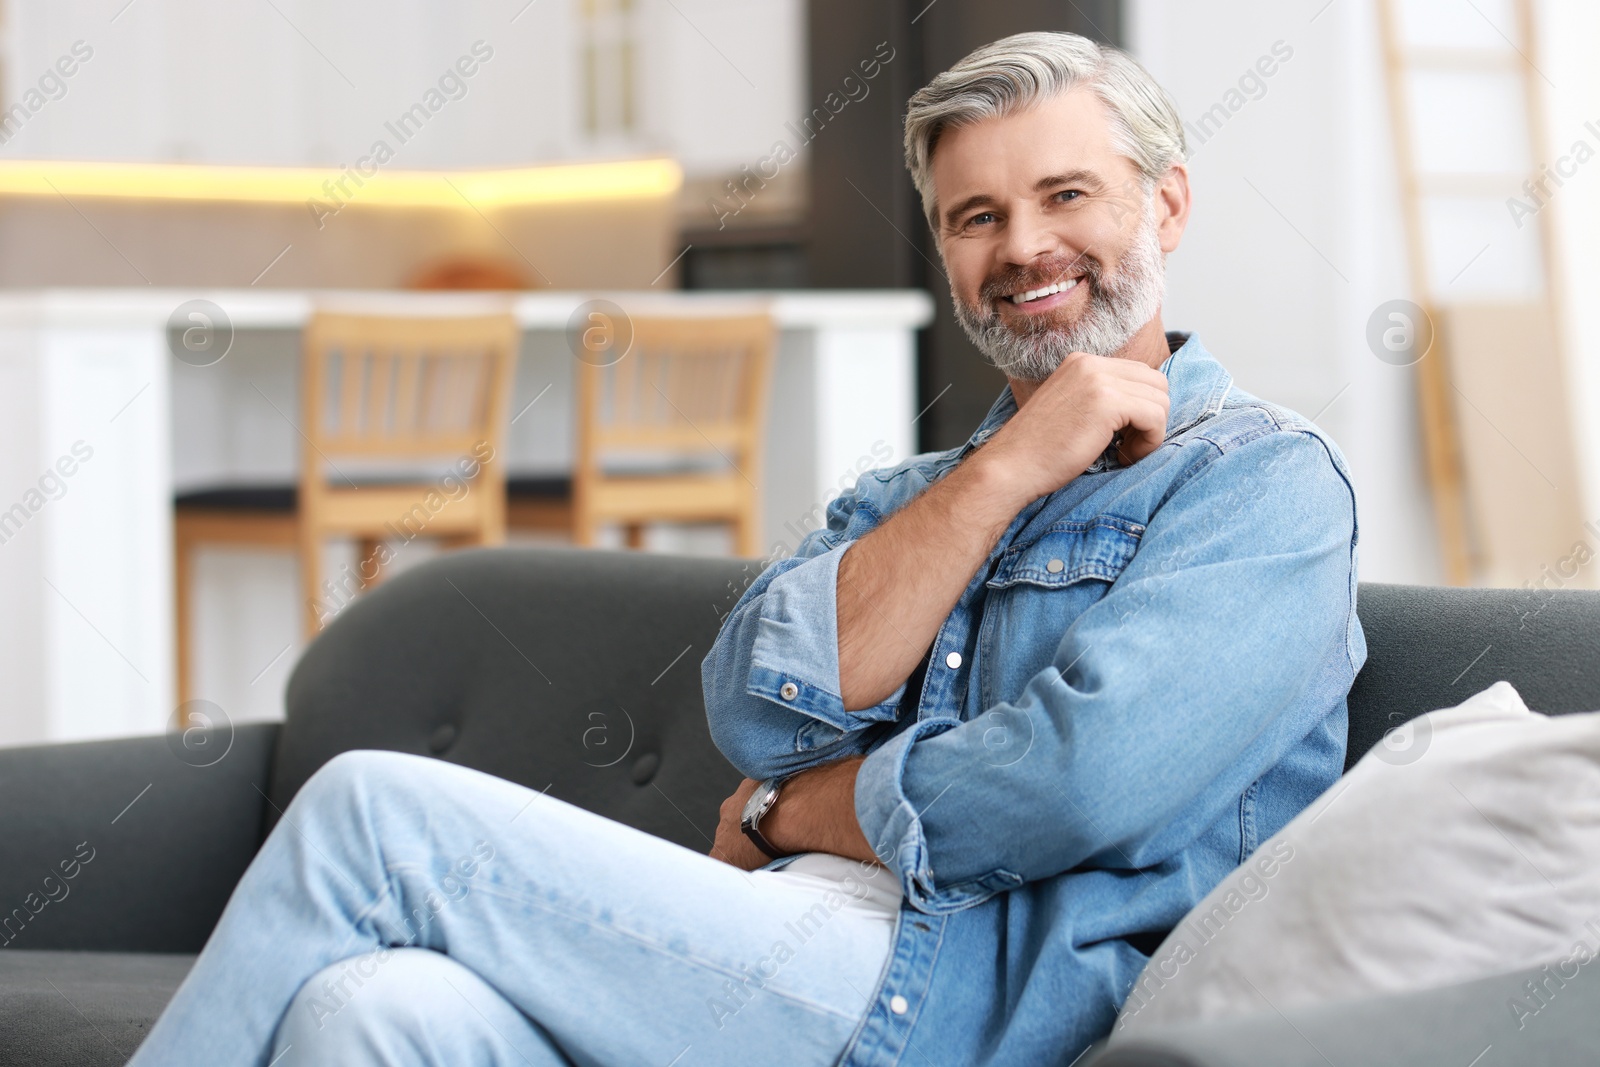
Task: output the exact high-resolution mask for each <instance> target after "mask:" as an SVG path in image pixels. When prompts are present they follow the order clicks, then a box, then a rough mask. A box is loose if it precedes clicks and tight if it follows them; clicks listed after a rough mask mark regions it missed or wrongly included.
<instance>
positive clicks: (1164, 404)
mask: <svg viewBox="0 0 1600 1067" xmlns="http://www.w3.org/2000/svg"><path fill="white" fill-rule="evenodd" d="M1167 411H1168V399H1167V379H1166V376H1165V375H1163V374H1162V373H1161V372H1160V371H1157V370H1154V369H1152V368H1150V367H1147V366H1145V365H1144V364H1142V363H1135V362H1133V361H1131V360H1125V359H1105V358H1101V357H1099V356H1089V355H1084V354H1082V353H1077V354H1074V355H1072V356H1069V357H1068V358H1067V359H1065V360H1063V361H1062V363H1061V365H1060V366H1059V367H1057V368H1056V370H1055V372H1054V373H1052V374H1051V375H1050V377H1049V378H1048V379H1047V380H1046V381H1045V382H1044V384H1043V385H1041V386H1040V387H1039V389H1038V390H1037V391H1036V392H1035V393H1034V395H1033V396H1032V397H1030V398H1029V400H1028V402H1027V403H1026V404H1024V405H1023V406H1022V407H1020V408H1019V409H1018V410H1017V413H1016V414H1015V415H1013V416H1012V417H1011V418H1010V419H1009V420H1007V422H1006V424H1005V425H1004V426H1003V427H1001V428H1000V430H999V431H998V432H997V433H996V434H995V435H994V437H993V438H991V439H990V440H989V442H988V443H987V444H986V445H984V446H983V447H982V448H979V449H978V450H977V451H976V452H974V453H973V454H972V455H971V456H969V457H968V458H967V460H966V461H965V462H964V463H962V464H961V465H960V466H958V467H957V468H956V469H955V470H954V471H952V472H951V473H950V474H949V475H948V476H947V477H945V478H944V479H943V480H942V481H941V482H939V483H938V484H937V485H935V486H934V487H933V488H931V489H929V490H928V491H927V492H926V493H924V494H923V495H922V496H920V497H918V498H917V499H916V500H914V501H912V502H911V504H909V505H907V506H906V507H905V508H903V509H902V510H901V511H900V512H899V513H898V514H896V515H895V516H894V518H892V519H890V520H889V521H888V522H886V523H885V524H884V525H883V526H881V527H879V528H878V529H877V530H874V531H873V532H872V533H871V534H870V535H869V536H867V537H864V538H862V540H861V541H860V543H859V544H857V545H855V546H854V547H853V548H852V549H851V550H850V551H849V552H848V553H846V554H845V556H844V558H843V559H841V560H840V562H839V580H838V589H837V593H836V602H837V615H838V623H837V625H838V645H839V654H838V655H839V685H840V693H841V694H842V696H843V700H844V706H845V707H846V708H859V707H868V706H871V705H872V704H874V703H876V702H878V701H880V700H882V699H883V698H884V696H885V694H887V693H889V692H891V691H893V690H894V688H895V686H896V685H898V684H901V683H903V682H904V681H905V679H906V678H907V677H908V676H909V675H910V674H911V672H912V671H913V670H915V669H916V666H917V664H918V663H919V662H920V661H921V659H922V657H923V656H924V655H926V654H927V650H928V647H929V646H930V645H931V644H932V643H933V639H934V637H935V636H936V635H937V634H938V632H939V627H940V626H941V625H943V623H944V620H945V619H946V617H948V616H949V614H950V611H951V609H952V608H954V607H955V605H956V601H957V600H958V599H960V596H961V593H962V591H963V590H964V589H966V587H967V583H968V582H970V581H971V580H972V576H973V574H974V573H976V571H977V569H978V566H979V564H981V563H982V562H983V561H984V560H985V559H986V558H987V557H988V555H989V552H990V550H991V549H993V548H994V546H995V542H997V541H998V540H999V539H1000V535H1001V534H1003V533H1004V532H1005V530H1006V527H1007V526H1008V525H1010V523H1011V520H1012V519H1014V518H1015V517H1016V515H1017V513H1018V512H1020V511H1021V510H1022V509H1023V508H1025V507H1027V506H1028V504H1029V503H1031V502H1032V501H1034V500H1036V499H1038V498H1039V497H1041V496H1044V495H1045V494H1046V493H1052V492H1054V491H1055V490H1057V489H1059V488H1061V487H1062V486H1064V485H1066V484H1067V483H1068V482H1071V481H1072V480H1073V479H1074V478H1076V477H1078V475H1080V474H1082V473H1083V472H1084V471H1085V470H1087V469H1088V467H1089V465H1090V464H1091V463H1093V462H1094V461H1095V459H1096V458H1098V457H1099V455H1100V453H1101V452H1103V451H1105V448H1106V446H1107V445H1108V444H1109V443H1110V442H1111V440H1112V437H1113V435H1115V434H1116V433H1118V432H1119V431H1124V432H1125V440H1124V448H1125V452H1124V456H1123V458H1124V461H1125V462H1129V463H1132V462H1134V461H1136V460H1138V459H1142V458H1143V457H1144V456H1146V455H1148V454H1150V453H1151V452H1153V451H1155V449H1156V448H1157V447H1158V446H1160V444H1161V442H1162V439H1163V437H1164V436H1165V432H1166V425H1167Z"/></svg>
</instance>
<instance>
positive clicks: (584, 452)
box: [577, 314, 776, 477]
mask: <svg viewBox="0 0 1600 1067" xmlns="http://www.w3.org/2000/svg"><path fill="white" fill-rule="evenodd" d="M624 328H626V327H624ZM631 330H632V343H631V344H630V345H629V346H628V347H627V348H626V349H625V350H624V352H623V355H622V356H621V357H620V358H618V359H616V360H615V361H614V362H610V363H601V362H599V361H590V360H587V359H584V360H580V361H579V374H578V457H577V474H578V476H579V477H583V476H585V475H590V476H592V475H595V474H601V473H603V466H604V462H605V457H606V456H607V454H608V453H614V452H619V451H626V452H629V453H641V452H644V453H649V452H657V453H693V452H700V453H706V452H707V450H708V449H713V450H715V451H716V452H717V453H720V454H721V455H722V457H723V458H724V459H726V460H728V461H729V462H732V463H734V464H737V465H739V466H740V467H741V468H743V469H745V470H746V471H749V470H751V469H753V468H757V467H759V465H760V462H761V443H762V440H763V438H764V436H765V430H766V407H767V391H768V388H769V383H770V381H771V377H772V359H773V345H774V338H775V336H776V334H775V330H774V326H773V322H772V319H771V317H770V316H768V315H765V314H749V315H736V316H725V317H717V318H711V317H697V318H646V319H634V320H633V321H632V326H631Z"/></svg>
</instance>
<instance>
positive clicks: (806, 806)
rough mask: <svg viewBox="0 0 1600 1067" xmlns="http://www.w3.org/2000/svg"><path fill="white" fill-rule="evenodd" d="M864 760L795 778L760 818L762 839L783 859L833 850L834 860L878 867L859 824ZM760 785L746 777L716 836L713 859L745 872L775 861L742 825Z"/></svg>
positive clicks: (826, 765)
mask: <svg viewBox="0 0 1600 1067" xmlns="http://www.w3.org/2000/svg"><path fill="white" fill-rule="evenodd" d="M864 758H865V757H862V756H846V757H844V758H843V759H839V760H835V761H833V762H832V763H822V764H818V765H817V766H815V767H811V768H809V769H807V770H803V771H801V772H800V773H798V774H795V775H793V776H791V777H790V778H789V779H788V780H787V781H786V782H784V783H783V788H782V789H781V790H779V792H778V801H777V803H776V804H774V805H773V806H772V808H771V810H769V811H768V812H767V814H766V815H765V816H764V817H763V818H762V820H761V836H762V837H765V838H766V839H767V840H768V841H769V842H771V843H772V847H773V848H775V849H777V850H778V851H779V852H781V853H783V854H784V855H786V856H787V855H790V854H792V853H795V852H831V853H833V854H834V855H835V856H844V857H845V858H847V859H853V860H860V861H862V862H863V863H877V862H879V860H878V857H877V856H876V855H874V854H873V851H872V846H871V845H869V844H867V839H866V837H864V836H863V835H862V833H861V824H860V823H859V822H857V821H856V803H855V795H856V772H857V771H858V770H860V768H861V763H862V761H863V759H864ZM759 784H760V783H759V782H757V781H755V780H754V779H752V778H746V779H745V780H744V781H742V782H740V783H739V788H738V789H735V790H734V791H733V795H732V796H730V797H729V798H728V799H727V800H724V801H723V802H722V814H721V818H720V820H719V821H718V823H717V838H716V840H715V841H714V842H713V843H712V845H711V856H712V858H713V859H719V860H721V861H722V862H724V863H728V864H732V865H733V866H735V867H738V868H739V869H740V870H744V871H753V870H755V869H756V868H757V867H765V866H766V865H767V864H768V863H771V862H772V857H770V856H768V855H767V854H766V853H765V852H762V851H761V850H760V849H759V848H757V847H756V845H755V842H754V841H751V840H750V839H749V838H748V837H746V836H745V832H744V829H743V828H742V827H741V826H740V825H739V824H740V822H741V821H742V820H743V817H744V806H745V802H746V801H748V800H749V799H750V794H751V793H754V792H755V791H756V786H757V785H759Z"/></svg>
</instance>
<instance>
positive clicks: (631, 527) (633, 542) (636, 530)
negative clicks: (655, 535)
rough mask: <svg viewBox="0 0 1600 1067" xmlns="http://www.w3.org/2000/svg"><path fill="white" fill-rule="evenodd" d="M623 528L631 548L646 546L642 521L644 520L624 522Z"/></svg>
mask: <svg viewBox="0 0 1600 1067" xmlns="http://www.w3.org/2000/svg"><path fill="white" fill-rule="evenodd" d="M622 529H623V533H624V535H625V536H626V538H627V543H628V547H629V548H643V547H644V523H642V522H628V523H623V526H622Z"/></svg>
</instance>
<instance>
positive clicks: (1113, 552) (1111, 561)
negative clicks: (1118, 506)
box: [986, 516, 1144, 589]
mask: <svg viewBox="0 0 1600 1067" xmlns="http://www.w3.org/2000/svg"><path fill="white" fill-rule="evenodd" d="M1143 534H1144V527H1143V526H1141V525H1140V524H1138V523H1135V522H1128V521H1127V520H1125V519H1117V518H1110V517H1105V516H1102V517H1100V518H1095V519H1089V520H1063V521H1061V522H1057V523H1054V524H1052V525H1051V526H1050V528H1049V529H1047V530H1046V531H1045V532H1044V534H1043V535H1042V536H1040V537H1039V538H1038V539H1037V540H1034V541H1030V542H1028V543H1027V544H1025V545H1018V546H1016V547H1013V548H1010V549H1007V550H1006V552H1005V553H1004V554H1003V555H1002V556H1001V557H1000V561H999V562H998V563H997V564H996V565H995V569H994V573H993V574H992V575H990V576H989V581H988V582H987V583H986V584H987V585H988V587H989V588H990V589H1009V588H1011V587H1012V586H1015V585H1022V584H1026V585H1034V586H1041V587H1043V588H1045V589H1060V588H1063V587H1065V586H1069V585H1073V584H1075V583H1078V582H1082V581H1085V580H1098V581H1101V582H1106V583H1108V584H1109V583H1111V582H1114V581H1116V580H1117V576H1118V575H1120V574H1121V573H1122V571H1123V569H1124V568H1125V567H1127V565H1128V562H1129V561H1130V560H1132V559H1133V555H1134V553H1135V552H1137V551H1138V550H1139V538H1140V537H1141V536H1142V535H1143Z"/></svg>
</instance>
